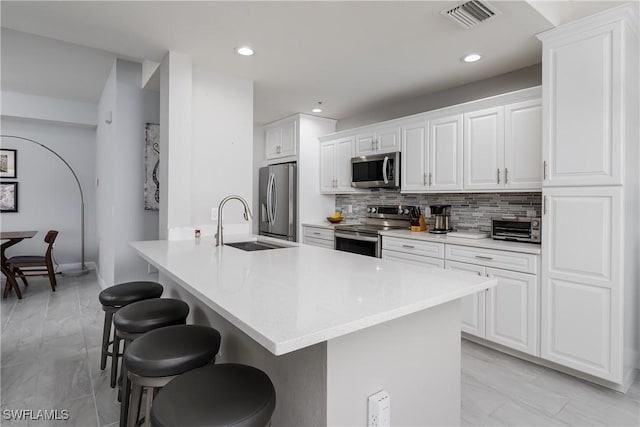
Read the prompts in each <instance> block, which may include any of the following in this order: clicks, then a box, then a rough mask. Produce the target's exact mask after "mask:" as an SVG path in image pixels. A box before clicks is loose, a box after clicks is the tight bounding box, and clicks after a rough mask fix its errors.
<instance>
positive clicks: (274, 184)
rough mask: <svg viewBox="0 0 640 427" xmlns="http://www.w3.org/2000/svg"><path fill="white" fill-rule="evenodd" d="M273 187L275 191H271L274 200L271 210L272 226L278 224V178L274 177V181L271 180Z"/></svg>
mask: <svg viewBox="0 0 640 427" xmlns="http://www.w3.org/2000/svg"><path fill="white" fill-rule="evenodd" d="M271 185H272V186H273V190H271V198H272V199H273V200H272V202H271V208H272V210H273V213H272V214H271V219H272V220H273V223H272V224H275V222H276V216H277V215H278V186H277V185H276V176H275V175H273V179H272V180H271Z"/></svg>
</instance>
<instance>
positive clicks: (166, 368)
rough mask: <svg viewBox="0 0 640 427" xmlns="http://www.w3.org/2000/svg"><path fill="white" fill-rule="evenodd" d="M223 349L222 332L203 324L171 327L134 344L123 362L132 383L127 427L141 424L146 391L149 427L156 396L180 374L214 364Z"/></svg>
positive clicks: (146, 420)
mask: <svg viewBox="0 0 640 427" xmlns="http://www.w3.org/2000/svg"><path fill="white" fill-rule="evenodd" d="M219 349H220V332H218V331H217V330H215V329H213V328H210V327H208V326H199V325H178V326H167V327H165V328H160V329H156V330H153V331H151V332H148V333H146V334H144V335H143V336H141V337H140V338H138V339H137V340H135V341H134V342H132V343H131V345H130V346H129V348H128V349H127V351H126V352H125V354H124V359H123V360H124V363H125V364H126V366H127V372H128V374H129V378H130V380H131V402H130V405H129V414H128V422H127V425H128V426H129V427H133V426H135V425H137V423H138V418H139V416H140V402H141V400H142V390H143V388H144V389H146V392H147V398H146V406H145V408H146V409H145V417H144V424H143V425H145V426H149V425H150V424H149V420H150V415H151V408H152V405H153V396H154V393H157V392H158V390H159V389H160V388H162V387H164V386H165V385H167V383H169V381H171V380H173V379H174V378H175V377H176V375H180V374H183V373H185V372H187V371H190V370H192V369H196V368H200V367H202V366H205V365H207V364H209V363H212V362H214V361H215V357H216V354H218V350H219ZM125 399H126V396H125ZM121 422H122V420H121Z"/></svg>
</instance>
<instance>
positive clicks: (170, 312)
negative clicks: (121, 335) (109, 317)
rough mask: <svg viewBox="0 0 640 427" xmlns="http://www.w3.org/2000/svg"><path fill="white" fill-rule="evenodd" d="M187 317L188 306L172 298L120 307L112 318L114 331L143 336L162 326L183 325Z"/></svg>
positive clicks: (156, 299)
mask: <svg viewBox="0 0 640 427" xmlns="http://www.w3.org/2000/svg"><path fill="white" fill-rule="evenodd" d="M188 315H189V305H188V304H187V303H186V302H184V301H181V300H178V299H173V298H155V299H150V300H145V301H138V302H134V303H131V304H129V305H127V306H125V307H122V308H121V309H120V310H118V312H117V313H116V314H114V316H113V324H114V325H115V327H116V331H118V332H125V333H128V334H143V333H145V332H148V331H152V330H154V329H158V328H162V327H164V326H171V325H179V324H183V323H185V322H186V320H187V316H188Z"/></svg>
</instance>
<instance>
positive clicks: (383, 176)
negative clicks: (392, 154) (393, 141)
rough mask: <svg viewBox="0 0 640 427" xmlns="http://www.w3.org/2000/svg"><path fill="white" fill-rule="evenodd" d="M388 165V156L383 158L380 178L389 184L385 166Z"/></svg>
mask: <svg viewBox="0 0 640 427" xmlns="http://www.w3.org/2000/svg"><path fill="white" fill-rule="evenodd" d="M388 164H389V156H384V161H383V162H382V178H383V179H384V183H385V184H388V183H389V177H388V176H387V165H388Z"/></svg>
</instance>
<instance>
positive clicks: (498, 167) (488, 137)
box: [464, 107, 504, 190]
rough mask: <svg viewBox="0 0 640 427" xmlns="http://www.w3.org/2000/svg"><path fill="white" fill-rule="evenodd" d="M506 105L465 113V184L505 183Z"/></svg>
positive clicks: (471, 186)
mask: <svg viewBox="0 0 640 427" xmlns="http://www.w3.org/2000/svg"><path fill="white" fill-rule="evenodd" d="M503 164H504V107H494V108H487V109H485V110H480V111H474V112H472V113H467V114H465V115H464V188H465V189H466V190H499V189H502V188H503V187H504V177H503V176H502V175H503V171H502V166H503Z"/></svg>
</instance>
